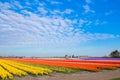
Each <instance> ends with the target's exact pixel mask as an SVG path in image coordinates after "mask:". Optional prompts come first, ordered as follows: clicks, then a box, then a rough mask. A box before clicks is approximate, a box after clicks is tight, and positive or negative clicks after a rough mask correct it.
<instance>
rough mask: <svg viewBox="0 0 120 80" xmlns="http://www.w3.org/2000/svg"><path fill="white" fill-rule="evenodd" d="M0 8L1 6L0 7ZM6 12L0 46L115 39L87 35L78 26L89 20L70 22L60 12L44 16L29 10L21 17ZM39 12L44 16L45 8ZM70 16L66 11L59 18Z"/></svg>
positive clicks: (1, 19)
mask: <svg viewBox="0 0 120 80" xmlns="http://www.w3.org/2000/svg"><path fill="white" fill-rule="evenodd" d="M1 4H2V6H3V3H1ZM8 4H9V3H7V4H6V5H8ZM8 8H9V7H7V8H4V9H3V10H2V11H1V12H0V46H3V45H6V46H14V45H15V46H24V45H34V46H35V45H38V46H42V47H44V46H48V45H51V46H68V45H69V46H73V45H79V44H80V43H81V42H85V41H89V40H98V39H108V38H115V37H116V36H114V35H111V34H100V33H86V32H84V29H83V28H81V27H79V25H77V24H80V26H83V25H84V24H88V22H89V21H88V20H84V19H80V20H79V19H69V18H67V17H62V16H59V15H58V13H60V11H59V10H56V11H54V13H57V14H54V15H50V16H43V15H42V14H35V13H32V12H30V11H28V10H23V11H22V13H23V14H20V13H18V12H16V11H13V10H8ZM87 8H88V10H87V11H86V12H91V10H90V9H89V7H87ZM39 10H40V11H41V12H42V13H43V14H46V13H47V10H46V9H45V7H41V8H40V9H39ZM51 12H52V10H51ZM71 12H73V10H71V9H66V10H65V11H63V12H62V14H70V13H71ZM25 14H27V16H26V15H25ZM89 24H90V23H89ZM75 25H77V26H75Z"/></svg>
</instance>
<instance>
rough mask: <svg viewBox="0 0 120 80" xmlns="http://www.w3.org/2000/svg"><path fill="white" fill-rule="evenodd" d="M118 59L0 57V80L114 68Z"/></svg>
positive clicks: (117, 63)
mask: <svg viewBox="0 0 120 80" xmlns="http://www.w3.org/2000/svg"><path fill="white" fill-rule="evenodd" d="M119 67H120V60H53V59H31V58H22V59H19V58H2V59H0V80H1V79H2V80H8V79H9V80H13V78H14V76H19V77H22V76H27V75H35V76H37V75H48V74H50V73H52V72H64V73H71V72H76V71H82V70H86V71H92V72H98V71H101V70H103V69H107V70H108V69H109V70H115V69H117V68H119Z"/></svg>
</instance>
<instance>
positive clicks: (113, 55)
mask: <svg viewBox="0 0 120 80" xmlns="http://www.w3.org/2000/svg"><path fill="white" fill-rule="evenodd" d="M110 57H113V58H118V57H120V52H119V51H118V50H115V51H113V52H111V53H110Z"/></svg>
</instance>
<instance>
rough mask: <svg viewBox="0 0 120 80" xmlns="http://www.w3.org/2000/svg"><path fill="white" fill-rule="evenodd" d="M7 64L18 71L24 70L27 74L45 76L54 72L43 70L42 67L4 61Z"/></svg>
mask: <svg viewBox="0 0 120 80" xmlns="http://www.w3.org/2000/svg"><path fill="white" fill-rule="evenodd" d="M2 61H3V62H4V63H5V64H8V65H10V66H13V67H15V68H17V69H20V70H23V71H25V72H28V73H31V74H34V75H39V74H41V75H43V74H48V73H50V72H52V70H50V69H47V68H41V67H35V66H30V65H26V64H22V63H17V62H14V61H9V60H2Z"/></svg>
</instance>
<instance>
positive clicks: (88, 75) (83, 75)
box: [14, 69, 120, 80]
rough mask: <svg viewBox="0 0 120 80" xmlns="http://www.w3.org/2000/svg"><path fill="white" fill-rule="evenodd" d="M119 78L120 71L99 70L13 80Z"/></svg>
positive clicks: (95, 79) (15, 79) (101, 79)
mask: <svg viewBox="0 0 120 80" xmlns="http://www.w3.org/2000/svg"><path fill="white" fill-rule="evenodd" d="M113 78H120V69H117V70H101V71H100V72H88V71H81V72H76V73H72V74H65V73H51V74H49V75H44V76H32V75H29V76H25V77H14V80H111V79H113Z"/></svg>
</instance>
